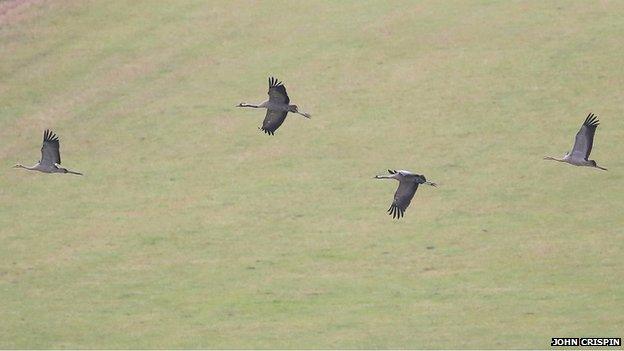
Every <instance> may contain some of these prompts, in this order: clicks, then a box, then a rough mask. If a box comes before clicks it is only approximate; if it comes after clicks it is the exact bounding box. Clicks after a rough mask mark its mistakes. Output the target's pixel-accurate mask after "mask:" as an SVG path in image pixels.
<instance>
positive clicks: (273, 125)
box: [237, 77, 311, 135]
mask: <svg viewBox="0 0 624 351" xmlns="http://www.w3.org/2000/svg"><path fill="white" fill-rule="evenodd" d="M268 94H269V99H268V100H266V101H264V102H262V103H261V104H258V105H254V104H248V103H244V102H241V103H240V104H238V105H237V107H251V108H264V109H266V110H267V112H266V115H265V117H264V121H263V122H262V127H261V128H260V129H261V130H262V131H264V132H265V133H266V134H269V135H273V134H275V131H276V130H277V129H278V128H279V127H280V126H281V125H282V123H284V120H285V119H286V115H288V112H292V113H297V114H300V115H302V116H304V117H306V118H310V117H311V116H310V115H309V114H308V113H305V112H299V109H298V107H297V105H291V104H290V98H289V97H288V94H287V93H286V87H284V84H282V82H280V81H278V80H277V79H276V78H273V77H270V78H269V92H268Z"/></svg>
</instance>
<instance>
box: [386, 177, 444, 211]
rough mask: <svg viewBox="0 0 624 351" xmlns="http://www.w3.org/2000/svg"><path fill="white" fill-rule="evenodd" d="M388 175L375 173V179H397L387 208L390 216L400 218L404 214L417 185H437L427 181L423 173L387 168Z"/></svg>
mask: <svg viewBox="0 0 624 351" xmlns="http://www.w3.org/2000/svg"><path fill="white" fill-rule="evenodd" d="M388 173H390V174H388V175H385V174H384V175H377V176H375V178H376V179H396V180H398V181H399V187H398V188H397V190H396V192H395V193H394V201H392V205H390V208H389V209H388V214H389V215H392V218H397V219H398V218H401V217H403V215H404V214H405V210H407V207H408V206H409V204H410V202H411V201H412V198H413V197H414V194H416V190H418V185H420V184H427V185H431V186H437V185H436V183H432V182H428V181H427V179H426V178H425V176H424V175H420V174H415V173H412V172H410V171H404V170H399V171H396V170H390V169H389V170H388Z"/></svg>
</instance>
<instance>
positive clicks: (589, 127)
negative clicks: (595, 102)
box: [571, 113, 600, 160]
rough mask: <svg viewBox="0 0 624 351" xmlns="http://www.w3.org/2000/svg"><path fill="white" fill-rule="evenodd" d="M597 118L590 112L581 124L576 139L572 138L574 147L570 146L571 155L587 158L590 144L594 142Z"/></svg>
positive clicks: (590, 147)
mask: <svg viewBox="0 0 624 351" xmlns="http://www.w3.org/2000/svg"><path fill="white" fill-rule="evenodd" d="M599 124H600V123H599V121H598V118H597V117H596V115H594V114H593V113H590V114H589V115H588V116H587V118H585V122H583V125H582V126H581V129H580V130H579V131H578V133H576V139H575V140H574V147H573V148H572V152H571V155H572V156H573V157H578V158H583V159H585V160H587V158H588V157H589V154H590V153H591V150H592V146H593V144H594V134H595V133H596V128H598V125H599Z"/></svg>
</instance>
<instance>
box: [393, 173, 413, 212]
mask: <svg viewBox="0 0 624 351" xmlns="http://www.w3.org/2000/svg"><path fill="white" fill-rule="evenodd" d="M417 189H418V183H416V182H413V181H410V180H405V179H402V180H400V181H399V187H398V188H397V190H396V192H395V193H394V201H392V205H390V208H389V209H388V214H390V215H392V218H401V217H403V214H404V213H405V210H407V207H408V206H409V204H410V202H412V198H413V197H414V194H416V190H417Z"/></svg>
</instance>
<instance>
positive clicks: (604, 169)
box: [596, 165, 607, 171]
mask: <svg viewBox="0 0 624 351" xmlns="http://www.w3.org/2000/svg"><path fill="white" fill-rule="evenodd" d="M596 168H598V169H602V170H603V171H606V170H607V169H606V168H604V167H600V166H598V165H596Z"/></svg>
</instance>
